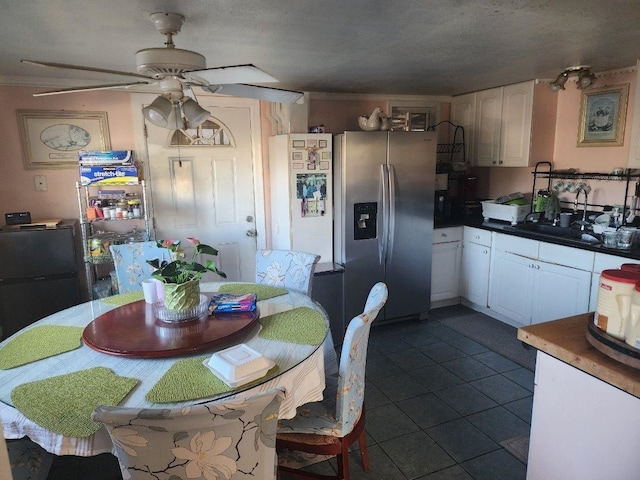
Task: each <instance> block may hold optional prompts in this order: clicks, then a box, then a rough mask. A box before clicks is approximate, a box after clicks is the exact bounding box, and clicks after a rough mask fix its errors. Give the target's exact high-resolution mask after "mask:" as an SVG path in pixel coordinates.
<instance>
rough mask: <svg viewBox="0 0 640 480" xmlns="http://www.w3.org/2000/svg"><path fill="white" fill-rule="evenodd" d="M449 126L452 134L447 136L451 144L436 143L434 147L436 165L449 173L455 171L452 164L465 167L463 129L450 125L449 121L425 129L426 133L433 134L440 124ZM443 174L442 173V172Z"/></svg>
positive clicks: (465, 153)
mask: <svg viewBox="0 0 640 480" xmlns="http://www.w3.org/2000/svg"><path fill="white" fill-rule="evenodd" d="M443 123H444V124H447V125H449V127H450V129H451V131H452V132H450V134H449V138H450V139H451V140H452V141H451V143H438V145H437V147H436V154H437V157H436V158H437V163H438V164H439V165H443V164H444V165H445V166H446V167H447V169H448V170H449V171H455V170H456V168H455V167H454V164H459V165H463V166H464V167H465V168H466V165H467V158H466V155H467V149H466V148H465V140H464V128H463V127H462V126H461V125H456V124H454V123H451V122H450V121H449V120H442V121H441V122H438V123H436V124H435V125H431V126H429V127H427V132H434V131H436V128H437V127H438V126H440V125H442V124H443ZM443 173H444V172H443Z"/></svg>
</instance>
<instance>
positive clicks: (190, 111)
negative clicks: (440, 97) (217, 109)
mask: <svg viewBox="0 0 640 480" xmlns="http://www.w3.org/2000/svg"><path fill="white" fill-rule="evenodd" d="M182 113H183V114H184V116H185V118H186V119H187V128H197V127H199V126H200V125H202V124H203V123H204V121H205V120H206V119H207V118H209V115H210V112H209V111H208V110H205V109H204V108H202V107H201V106H200V105H198V103H197V102H196V101H194V100H193V99H192V98H187V99H186V100H185V101H184V102H182Z"/></svg>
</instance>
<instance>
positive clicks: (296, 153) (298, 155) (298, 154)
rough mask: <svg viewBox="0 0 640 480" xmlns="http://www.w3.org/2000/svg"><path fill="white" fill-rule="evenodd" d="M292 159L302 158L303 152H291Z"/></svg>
mask: <svg viewBox="0 0 640 480" xmlns="http://www.w3.org/2000/svg"><path fill="white" fill-rule="evenodd" d="M291 159H292V160H302V152H293V153H292V154H291Z"/></svg>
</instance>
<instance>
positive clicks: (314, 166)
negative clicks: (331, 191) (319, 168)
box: [307, 163, 316, 170]
mask: <svg viewBox="0 0 640 480" xmlns="http://www.w3.org/2000/svg"><path fill="white" fill-rule="evenodd" d="M315 169H316V164H315V163H307V170H315Z"/></svg>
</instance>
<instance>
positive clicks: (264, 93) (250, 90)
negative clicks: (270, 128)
mask: <svg viewBox="0 0 640 480" xmlns="http://www.w3.org/2000/svg"><path fill="white" fill-rule="evenodd" d="M202 88H203V90H206V91H208V92H211V93H219V94H221V95H233V96H234V97H246V98H255V99H258V100H266V101H267V102H279V103H296V101H297V100H298V99H299V98H301V97H302V96H303V95H304V93H302V92H295V91H292V90H281V89H279V88H270V87H258V86H256V85H243V84H240V83H232V84H229V85H211V86H208V87H202Z"/></svg>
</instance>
